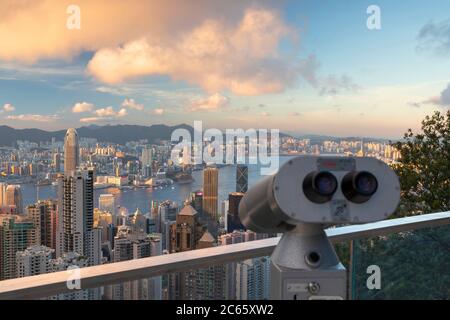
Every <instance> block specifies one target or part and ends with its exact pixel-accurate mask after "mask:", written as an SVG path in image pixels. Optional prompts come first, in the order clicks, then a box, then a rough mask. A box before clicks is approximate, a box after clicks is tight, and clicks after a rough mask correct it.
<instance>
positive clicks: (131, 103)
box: [122, 99, 144, 111]
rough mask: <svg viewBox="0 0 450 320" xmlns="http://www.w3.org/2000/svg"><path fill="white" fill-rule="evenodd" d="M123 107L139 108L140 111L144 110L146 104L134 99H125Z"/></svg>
mask: <svg viewBox="0 0 450 320" xmlns="http://www.w3.org/2000/svg"><path fill="white" fill-rule="evenodd" d="M122 107H124V108H129V109H134V110H139V111H142V110H144V105H143V104H140V103H137V102H136V101H135V100H134V99H125V100H124V101H123V102H122Z"/></svg>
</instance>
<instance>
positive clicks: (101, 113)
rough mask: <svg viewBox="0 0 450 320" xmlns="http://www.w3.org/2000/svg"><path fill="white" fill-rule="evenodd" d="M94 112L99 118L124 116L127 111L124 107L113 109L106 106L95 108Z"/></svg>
mask: <svg viewBox="0 0 450 320" xmlns="http://www.w3.org/2000/svg"><path fill="white" fill-rule="evenodd" d="M94 114H95V115H96V116H97V117H99V118H107V117H124V116H126V115H127V114H128V112H127V109H125V108H122V109H120V110H119V111H115V110H114V109H113V107H106V108H101V109H97V110H95V111H94Z"/></svg>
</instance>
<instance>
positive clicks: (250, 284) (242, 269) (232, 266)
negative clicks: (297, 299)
mask: <svg viewBox="0 0 450 320" xmlns="http://www.w3.org/2000/svg"><path fill="white" fill-rule="evenodd" d="M264 237H267V235H266V234H257V233H255V232H253V231H249V230H247V231H243V230H235V231H233V232H231V233H227V234H224V235H221V236H219V241H218V242H219V245H229V244H235V243H241V242H248V241H253V240H257V239H262V238H264ZM269 269H270V261H269V258H267V257H261V258H253V259H247V260H245V261H241V262H233V263H228V264H226V265H225V274H226V276H225V285H224V288H225V296H226V299H227V300H236V299H238V300H257V299H259V300H262V299H268V298H269V285H270V278H269V277H270V272H269Z"/></svg>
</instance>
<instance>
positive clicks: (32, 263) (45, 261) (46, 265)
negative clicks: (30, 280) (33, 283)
mask: <svg viewBox="0 0 450 320" xmlns="http://www.w3.org/2000/svg"><path fill="white" fill-rule="evenodd" d="M54 252H55V250H53V249H51V248H49V247H46V246H41V245H35V246H31V247H28V248H26V249H25V250H23V251H19V252H17V254H16V277H18V278H22V277H29V276H35V275H39V274H44V273H48V272H50V271H51V269H50V262H51V260H52V259H53V254H54Z"/></svg>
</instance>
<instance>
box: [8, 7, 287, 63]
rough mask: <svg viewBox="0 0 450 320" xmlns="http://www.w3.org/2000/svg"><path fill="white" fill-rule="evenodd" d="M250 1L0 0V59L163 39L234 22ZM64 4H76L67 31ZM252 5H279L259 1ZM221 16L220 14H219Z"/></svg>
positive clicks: (68, 53) (36, 57)
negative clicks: (208, 23) (76, 23)
mask: <svg viewBox="0 0 450 320" xmlns="http://www.w3.org/2000/svg"><path fill="white" fill-rule="evenodd" d="M253 3H254V0H241V1H232V2H231V1H222V0H196V1H185V0H167V1H142V0H127V1H123V0H95V1H93V0H76V1H69V2H68V1H61V0H20V1H18V0H1V1H0V25H1V27H0V39H1V40H2V43H1V46H0V60H11V61H13V60H14V61H22V62H28V63H34V62H36V61H39V60H43V59H54V58H57V59H59V58H63V59H70V58H72V57H74V56H77V55H78V54H79V53H80V52H82V51H97V50H99V49H102V48H105V47H109V46H117V45H120V44H122V43H126V42H129V41H132V40H135V39H137V38H139V37H143V36H146V37H150V38H154V39H169V38H172V37H173V36H174V35H177V34H180V33H183V32H186V30H192V29H193V28H194V27H195V26H197V25H199V24H200V23H202V22H203V21H205V20H206V19H224V20H226V21H231V22H232V21H235V20H237V19H238V17H239V16H240V15H241V14H242V12H243V11H244V10H245V8H248V7H249V6H251V5H252V4H253ZM69 5H76V6H78V7H79V9H80V27H81V29H79V30H78V29H75V30H70V29H69V28H67V27H66V26H67V21H68V19H71V13H70V12H69V13H68V12H67V9H68V7H69ZM258 5H260V6H264V7H268V8H274V7H278V6H279V5H278V4H276V3H274V2H273V1H269V0H260V1H258ZM224 17H226V18H224Z"/></svg>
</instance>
